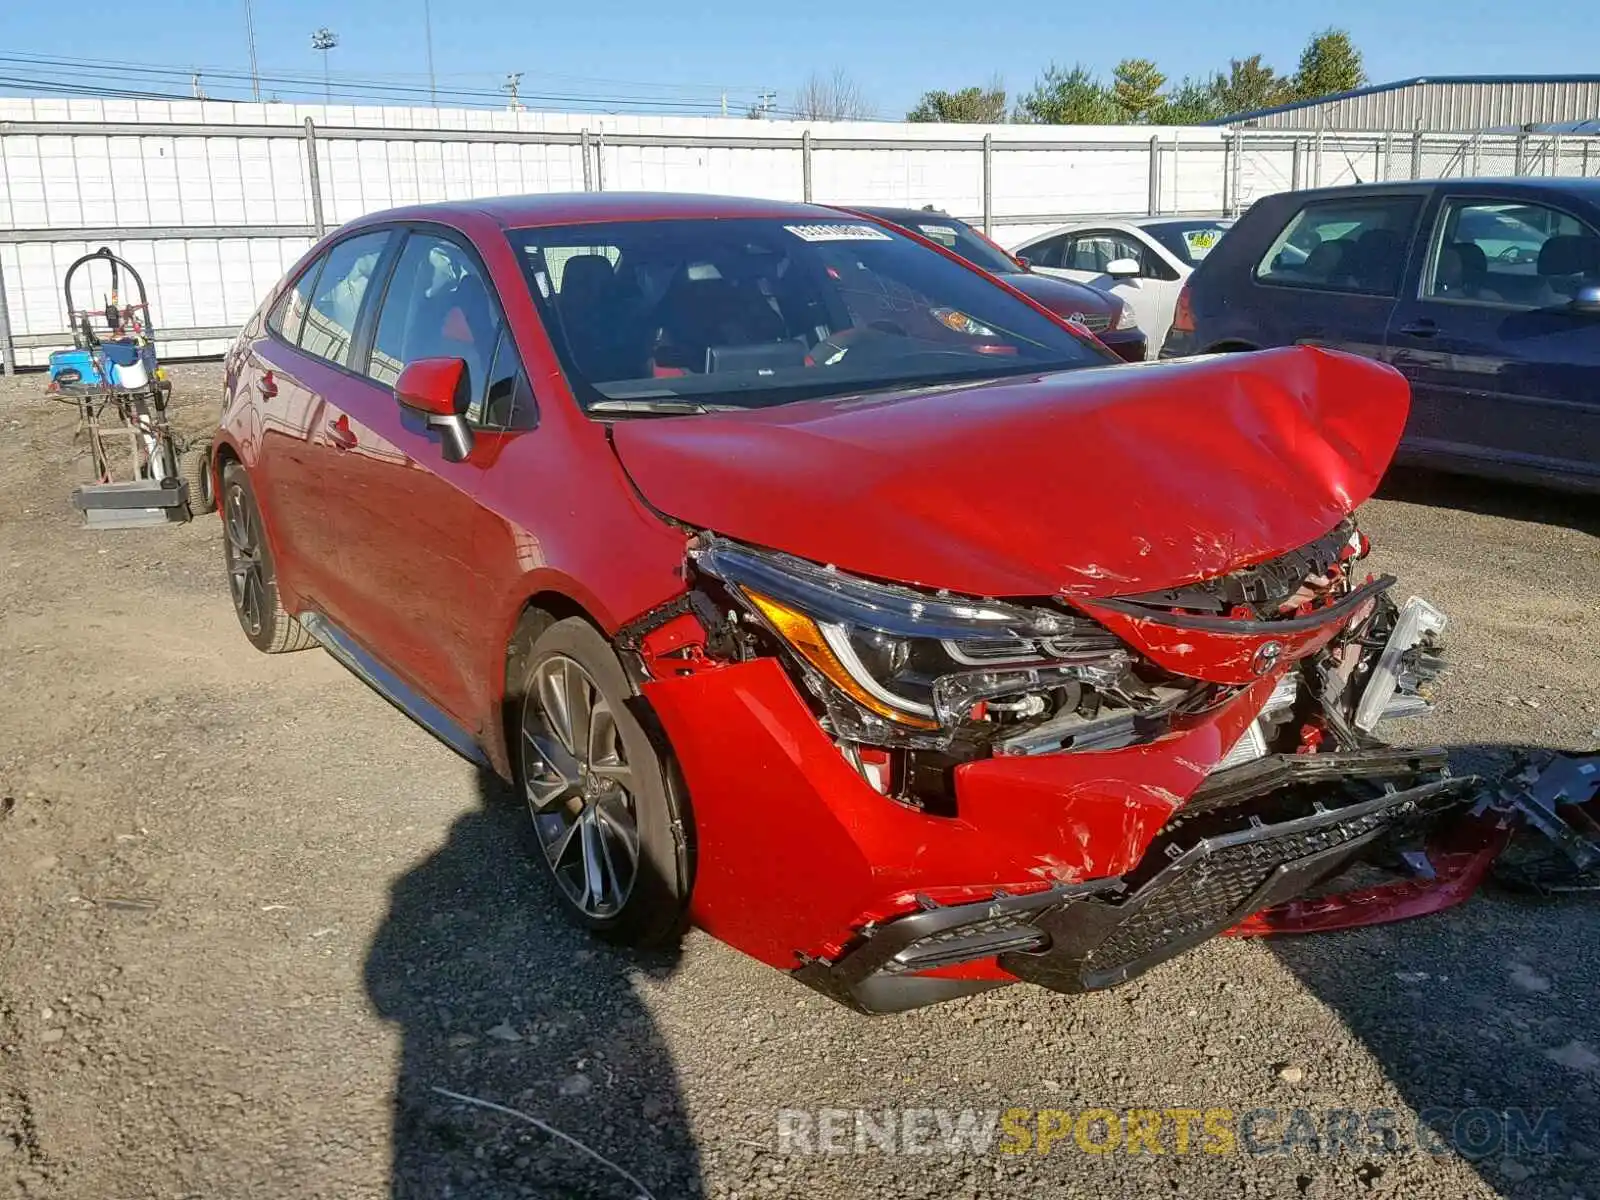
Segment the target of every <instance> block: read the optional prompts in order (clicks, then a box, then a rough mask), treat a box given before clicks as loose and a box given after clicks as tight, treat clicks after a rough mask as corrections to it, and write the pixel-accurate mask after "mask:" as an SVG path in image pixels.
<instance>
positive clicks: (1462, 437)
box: [1162, 178, 1600, 491]
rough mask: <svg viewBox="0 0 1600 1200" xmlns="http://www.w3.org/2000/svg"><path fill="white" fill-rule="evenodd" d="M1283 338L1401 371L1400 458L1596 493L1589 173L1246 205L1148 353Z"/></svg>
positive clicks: (1594, 245)
mask: <svg viewBox="0 0 1600 1200" xmlns="http://www.w3.org/2000/svg"><path fill="white" fill-rule="evenodd" d="M1299 343H1304V344H1309V345H1319V346H1332V347H1337V348H1339V349H1342V350H1350V351H1353V352H1355V353H1357V354H1365V355H1368V356H1369V357H1372V358H1377V359H1381V360H1382V361H1384V362H1387V363H1391V364H1392V365H1393V366H1395V367H1396V368H1398V369H1399V370H1400V371H1401V372H1402V373H1404V374H1405V376H1406V378H1407V379H1409V380H1410V382H1411V393H1412V401H1411V418H1410V420H1409V422H1408V423H1407V425H1406V435H1405V440H1404V441H1403V442H1402V444H1401V450H1400V457H1401V459H1402V460H1409V461H1414V462H1423V463H1427V464H1428V465H1431V466H1438V467H1444V468H1447V469H1450V470H1457V471H1465V472H1470V473H1472V474H1479V475H1490V476H1498V477H1503V478H1511V479H1521V480H1525V481H1528V482H1534V483H1544V484H1549V485H1552V486H1557V487H1565V488H1576V489H1582V490H1588V491H1600V180H1585V179H1558V178H1550V179H1446V180H1435V181H1419V182H1414V183H1400V184H1371V185H1366V186H1361V187H1346V188H1325V189H1321V190H1317V191H1308V192H1289V193H1285V194H1282V195H1277V196H1269V197H1266V198H1265V199H1262V200H1260V201H1257V203H1256V204H1255V205H1254V206H1253V207H1252V208H1251V209H1250V211H1249V212H1247V213H1246V214H1245V215H1244V216H1243V217H1242V218H1241V219H1240V220H1239V222H1238V223H1237V224H1236V225H1235V226H1234V227H1233V230H1232V231H1231V232H1230V233H1229V234H1228V236H1227V237H1225V238H1223V239H1222V241H1221V242H1220V243H1218V245H1217V248H1216V249H1215V250H1213V251H1212V253H1211V254H1210V255H1208V256H1207V257H1206V259H1205V261H1204V262H1203V263H1202V264H1201V266H1200V268H1199V269H1198V270H1197V271H1196V272H1195V273H1194V275H1192V276H1191V277H1190V279H1189V282H1188V286H1187V287H1186V289H1185V291H1184V295H1183V297H1182V298H1181V299H1180V300H1179V303H1178V312H1177V316H1176V318H1175V320H1174V322H1173V326H1172V332H1171V333H1170V334H1169V336H1168V338H1167V341H1166V345H1165V346H1164V347H1163V348H1162V357H1163V358H1172V357H1176V356H1179V355H1185V354H1198V353H1214V352H1222V351H1235V350H1254V349H1259V348H1262V347H1266V346H1287V345H1295V344H1299Z"/></svg>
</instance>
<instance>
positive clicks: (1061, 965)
mask: <svg viewBox="0 0 1600 1200" xmlns="http://www.w3.org/2000/svg"><path fill="white" fill-rule="evenodd" d="M1474 782H1475V781H1474V780H1472V779H1470V778H1468V779H1453V778H1450V777H1449V775H1448V773H1447V771H1446V768H1445V761H1444V755H1443V753H1442V752H1440V751H1427V752H1421V753H1418V752H1405V751H1389V750H1383V751H1364V752H1357V753H1349V754H1323V755H1315V756H1291V755H1277V756H1273V757H1271V758H1267V759H1261V760H1258V761H1256V762H1254V763H1250V764H1248V765H1246V766H1242V767H1237V768H1234V769H1232V770H1228V771H1223V772H1220V773H1219V774H1217V775H1216V776H1214V777H1213V778H1212V779H1211V780H1209V781H1208V782H1207V784H1206V785H1205V786H1204V787H1203V788H1202V789H1201V790H1200V791H1198V792H1197V793H1195V795H1194V796H1193V797H1191V798H1190V800H1189V803H1188V804H1187V805H1186V806H1185V807H1184V809H1183V810H1182V812H1181V813H1180V814H1179V816H1178V817H1176V818H1174V820H1173V821H1172V822H1171V823H1169V825H1168V826H1167V827H1166V828H1165V829H1163V830H1162V832H1161V835H1160V836H1159V837H1158V838H1157V839H1156V840H1155V841H1154V842H1153V843H1152V844H1151V845H1150V847H1149V849H1148V850H1147V851H1146V853H1145V856H1144V858H1143V859H1142V860H1141V861H1140V863H1139V865H1138V866H1137V867H1135V869H1134V870H1133V871H1131V872H1129V873H1128V875H1126V876H1124V877H1122V878H1120V879H1112V880H1099V881H1095V882H1093V883H1089V884H1081V885H1076V886H1060V887H1054V888H1051V889H1049V890H1047V891H1045V892H1041V893H1036V894H1032V895H1023V896H1008V895H996V896H994V897H991V898H990V899H988V900H985V901H979V902H973V903H967V904H962V905H955V906H948V907H939V906H932V905H930V906H929V907H927V908H926V909H924V911H922V912H919V913H917V914H915V915H913V916H909V917H905V918H902V919H900V920H897V921H890V922H887V923H884V924H882V925H880V926H876V927H874V928H872V929H869V930H866V931H863V933H862V935H861V936H860V938H859V939H858V940H857V942H856V943H855V944H854V945H853V946H852V947H851V948H850V949H849V951H848V952H847V953H845V954H843V955H841V956H840V957H839V958H838V959H836V960H834V961H832V962H826V963H824V962H812V963H809V964H807V965H806V966H804V967H802V968H801V969H800V970H799V971H797V972H796V975H797V977H798V978H800V979H802V980H803V981H804V982H806V983H808V984H810V985H811V986H812V987H815V988H817V989H818V990H820V991H823V992H825V993H826V994H828V995H830V996H832V997H834V998H835V999H837V1000H839V1001H841V1002H842V1003H845V1004H848V1005H850V1006H851V1007H853V1008H856V1009H859V1010H861V1011H863V1012H893V1011H900V1010H902V1009H905V1008H911V1007H916V1006H918V1005H921V1004H925V1003H929V1002H930V1001H932V1000H939V999H947V998H950V997H951V996H955V995H960V994H963V993H965V992H970V991H973V990H978V989H980V988H983V987H991V986H997V985H998V984H999V983H1000V982H1002V981H1003V979H1004V977H1006V976H1009V977H1012V978H1016V979H1022V980H1027V981H1028V982H1031V983H1036V984H1039V985H1040V986H1042V987H1047V988H1050V989H1052V990H1053V991H1060V992H1085V991H1094V990H1098V989H1100V988H1107V987H1113V986H1115V985H1117V984H1119V983H1123V982H1126V981H1127V980H1128V979H1131V978H1133V977H1134V976H1136V975H1138V974H1141V973H1142V972H1144V971H1146V970H1149V969H1150V968H1151V967H1153V966H1156V965H1157V964H1159V963H1162V962H1165V961H1166V960H1167V959H1169V958H1172V957H1174V956H1175V955H1178V954H1180V953H1182V952H1183V951H1185V950H1188V949H1190V948H1192V947H1194V946H1196V945H1198V944H1199V943H1201V942H1203V941H1205V940H1207V939H1208V938H1211V937H1213V936H1215V935H1217V934H1219V933H1223V932H1225V931H1227V930H1229V929H1230V928H1232V927H1234V926H1236V925H1238V924H1239V923H1240V922H1241V921H1244V920H1245V919H1246V918H1248V917H1250V916H1251V914H1254V913H1257V912H1259V911H1261V910H1263V909H1271V908H1272V907H1273V906H1274V905H1278V904H1280V903H1284V902H1287V901H1290V900H1293V899H1294V898H1295V897H1298V896H1300V895H1302V894H1303V893H1304V892H1306V891H1307V890H1308V889H1309V888H1312V887H1314V886H1315V885H1316V884H1318V883H1320V882H1321V881H1323V880H1325V879H1328V878H1330V877H1332V876H1334V875H1337V874H1338V873H1339V872H1340V871H1342V870H1344V869H1345V868H1346V867H1347V866H1348V865H1349V864H1350V863H1351V862H1352V861H1353V860H1354V859H1356V858H1357V857H1358V856H1360V855H1361V854H1362V853H1363V852H1364V851H1366V850H1368V849H1369V848H1370V847H1371V846H1372V844H1373V843H1374V842H1376V841H1378V840H1379V839H1381V838H1384V837H1387V836H1394V835H1396V834H1400V833H1403V832H1405V831H1408V830H1411V829H1417V828H1421V827H1424V826H1426V825H1427V824H1429V823H1430V822H1431V821H1432V820H1433V819H1434V818H1436V817H1437V816H1438V815H1439V814H1441V813H1442V812H1444V811H1445V810H1447V809H1450V808H1452V807H1455V806H1458V805H1459V804H1460V803H1461V802H1462V801H1463V800H1464V799H1465V798H1466V796H1467V795H1468V794H1469V793H1470V792H1471V790H1472V787H1473V785H1474ZM1269 797H1270V798H1272V800H1273V803H1271V804H1269V805H1268V806H1267V809H1266V812H1267V815H1266V817H1265V818H1264V817H1263V806H1262V803H1261V802H1262V801H1263V800H1264V799H1267V798H1269ZM987 958H992V959H993V960H994V962H995V965H996V966H997V967H998V969H999V971H1001V972H1004V975H1003V976H1001V978H999V979H995V978H990V979H982V978H972V977H970V976H969V977H968V978H960V977H959V973H957V972H955V971H954V970H953V969H954V968H957V967H958V966H959V965H960V964H963V963H965V964H971V963H974V962H977V961H979V960H981V959H987Z"/></svg>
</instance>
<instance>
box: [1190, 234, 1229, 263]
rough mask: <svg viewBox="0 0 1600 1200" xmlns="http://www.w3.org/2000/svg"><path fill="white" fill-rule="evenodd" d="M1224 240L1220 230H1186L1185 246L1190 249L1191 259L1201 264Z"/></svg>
mask: <svg viewBox="0 0 1600 1200" xmlns="http://www.w3.org/2000/svg"><path fill="white" fill-rule="evenodd" d="M1221 240H1222V230H1220V229H1185V230H1184V231H1183V244H1184V245H1185V246H1187V247H1188V248H1189V257H1190V258H1192V259H1194V261H1195V262H1199V261H1200V260H1201V259H1202V258H1204V257H1205V256H1206V255H1208V254H1210V253H1211V248H1212V247H1213V246H1215V245H1216V244H1217V243H1218V242H1220V241H1221Z"/></svg>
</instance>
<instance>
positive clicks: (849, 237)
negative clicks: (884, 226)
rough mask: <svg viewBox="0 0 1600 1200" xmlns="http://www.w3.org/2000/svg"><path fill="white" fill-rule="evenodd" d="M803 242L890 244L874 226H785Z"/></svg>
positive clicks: (885, 234) (886, 236) (886, 235)
mask: <svg viewBox="0 0 1600 1200" xmlns="http://www.w3.org/2000/svg"><path fill="white" fill-rule="evenodd" d="M784 228H785V229H787V230H788V231H789V232H790V233H792V234H794V235H795V237H797V238H799V239H800V240H801V241H803V242H891V241H893V240H894V239H893V238H891V237H890V236H889V235H888V234H887V233H885V232H884V231H883V230H881V229H879V228H878V227H877V226H876V225H785V226H784Z"/></svg>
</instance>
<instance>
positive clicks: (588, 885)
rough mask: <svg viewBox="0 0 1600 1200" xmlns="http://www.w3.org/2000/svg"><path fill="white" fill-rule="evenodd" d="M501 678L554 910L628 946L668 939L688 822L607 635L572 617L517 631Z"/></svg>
mask: <svg viewBox="0 0 1600 1200" xmlns="http://www.w3.org/2000/svg"><path fill="white" fill-rule="evenodd" d="M521 636H522V637H524V638H527V639H530V644H528V645H525V646H517V647H514V648H513V653H512V655H511V656H510V664H511V668H512V670H513V671H514V672H515V676H514V677H513V678H511V679H509V680H508V681H507V682H508V684H509V687H508V689H507V690H508V697H507V699H508V704H509V706H510V710H511V711H510V716H511V721H510V722H509V723H510V724H511V726H512V729H513V731H514V732H515V735H516V741H515V742H514V743H513V745H512V747H511V759H512V764H513V768H514V771H515V774H516V781H517V785H518V787H519V788H520V789H521V793H522V795H523V797H524V799H525V801H526V803H527V804H528V809H529V813H530V815H531V817H532V821H533V831H534V843H535V845H536V847H537V851H536V853H537V855H538V857H539V858H540V859H541V861H542V862H543V863H544V866H545V869H546V870H547V871H548V872H549V875H550V878H551V880H552V881H553V882H554V883H555V885H556V891H557V892H558V894H559V895H560V896H561V898H562V901H563V903H562V906H561V907H562V909H563V911H565V912H566V914H567V916H568V917H569V918H570V919H572V920H573V921H574V922H576V923H577V924H578V925H580V926H581V927H583V928H584V929H587V930H589V931H590V932H591V933H594V934H595V935H597V936H599V937H602V938H604V939H606V940H607V941H611V942H616V943H620V944H624V945H632V946H655V945H662V944H667V943H671V942H674V941H676V939H677V938H678V936H679V935H680V934H681V933H682V931H683V927H684V922H685V914H686V912H687V909H688V903H689V891H690V887H691V883H692V879H691V876H692V862H693V852H692V838H693V826H692V821H691V820H690V819H689V817H688V808H687V804H686V803H685V801H684V792H683V785H682V782H681V780H680V779H679V777H678V774H677V768H676V766H675V764H674V763H673V762H672V759H671V756H670V754H669V753H667V752H665V751H664V750H658V748H657V745H656V743H655V742H654V741H653V740H652V739H651V737H650V735H649V734H647V733H646V732H645V729H644V727H643V726H642V725H641V724H640V723H639V720H638V718H637V717H636V716H635V715H634V712H633V710H632V709H631V708H630V707H629V705H630V702H633V701H634V699H635V692H634V689H633V687H632V685H631V684H630V683H629V681H628V677H627V675H626V673H625V672H624V671H623V668H622V664H621V662H619V661H618V659H617V656H616V654H615V652H614V651H613V650H612V649H611V644H610V643H609V642H608V641H607V640H606V639H605V637H604V636H603V635H602V634H601V633H600V632H599V631H598V630H597V629H595V627H594V626H592V625H590V624H589V623H588V622H587V621H585V620H583V619H582V618H581V617H569V618H568V619H566V620H564V621H558V622H556V623H555V624H553V625H549V626H546V627H544V628H543V629H542V630H541V629H539V628H538V627H537V625H532V626H530V627H529V628H528V629H526V630H525V632H524V633H523V634H522V635H521Z"/></svg>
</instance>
